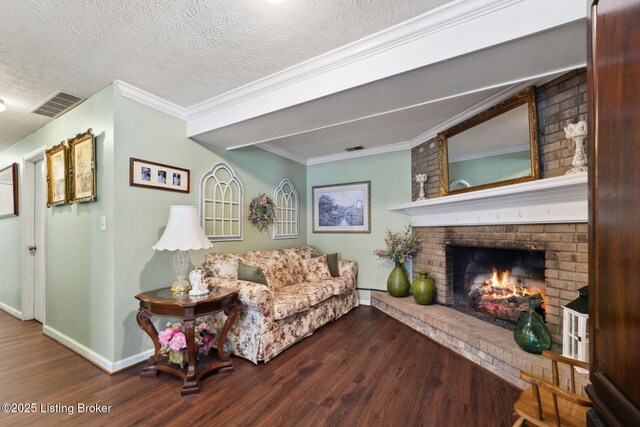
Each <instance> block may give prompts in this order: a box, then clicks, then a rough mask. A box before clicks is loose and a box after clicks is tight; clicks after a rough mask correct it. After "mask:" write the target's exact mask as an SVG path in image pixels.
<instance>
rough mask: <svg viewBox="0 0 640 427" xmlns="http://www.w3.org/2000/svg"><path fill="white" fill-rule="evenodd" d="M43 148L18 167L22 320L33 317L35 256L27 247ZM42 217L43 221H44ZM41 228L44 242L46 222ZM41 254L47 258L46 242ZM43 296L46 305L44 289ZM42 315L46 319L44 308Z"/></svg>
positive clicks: (29, 239) (30, 155) (26, 157)
mask: <svg viewBox="0 0 640 427" xmlns="http://www.w3.org/2000/svg"><path fill="white" fill-rule="evenodd" d="M45 149H46V146H42V147H40V148H38V149H36V150H34V151H32V152H31V153H29V154H27V155H26V156H24V157H22V167H21V168H20V181H21V184H20V193H21V194H20V196H21V197H20V207H21V210H22V212H21V214H22V215H21V216H22V221H21V222H22V244H21V246H20V253H21V255H22V256H21V258H22V320H31V319H33V318H34V299H35V289H34V288H35V283H34V280H33V277H34V273H35V257H34V256H32V255H31V254H30V253H29V250H28V249H27V247H28V246H29V245H32V244H33V242H34V239H35V229H34V222H35V211H34V209H35V176H34V175H35V164H36V162H38V161H40V160H43V161H45V160H46V159H45ZM45 167H46V165H45ZM45 188H46V182H45ZM44 217H46V215H44ZM44 217H43V221H46V220H45V218H44ZM42 229H43V230H45V235H44V236H43V241H44V242H46V224H45V227H43V228H42ZM38 250H40V248H38ZM42 256H43V257H44V259H45V260H46V259H47V253H46V244H45V247H43V248H42ZM45 265H46V263H45ZM44 280H45V283H44V289H45V290H46V287H47V285H46V274H45V278H44ZM44 298H45V307H46V291H45V297H44ZM44 317H45V319H46V310H45V313H44ZM43 323H44V322H43Z"/></svg>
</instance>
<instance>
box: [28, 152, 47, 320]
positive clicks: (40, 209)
mask: <svg viewBox="0 0 640 427" xmlns="http://www.w3.org/2000/svg"><path fill="white" fill-rule="evenodd" d="M33 178H34V179H33V182H34V184H35V185H34V187H35V191H34V203H33V207H34V215H33V218H34V224H33V230H34V242H33V243H34V244H33V246H35V250H33V251H31V253H33V255H34V257H35V260H34V261H35V262H34V272H33V275H34V277H33V286H34V287H33V296H34V299H33V317H34V318H35V319H36V320H37V321H39V322H41V323H44V312H45V311H44V309H45V251H44V248H45V215H46V209H47V207H46V204H47V198H46V191H45V181H46V178H45V163H44V160H40V161H38V162H36V163H35V168H34V177H33Z"/></svg>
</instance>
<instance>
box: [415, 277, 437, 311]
mask: <svg viewBox="0 0 640 427" xmlns="http://www.w3.org/2000/svg"><path fill="white" fill-rule="evenodd" d="M411 291H412V292H413V299H415V300H416V302H417V303H418V304H420V305H431V304H433V301H434V300H435V298H436V284H435V283H433V280H432V279H431V278H430V277H429V273H427V272H419V273H418V278H417V279H415V280H414V281H413V284H412V285H411Z"/></svg>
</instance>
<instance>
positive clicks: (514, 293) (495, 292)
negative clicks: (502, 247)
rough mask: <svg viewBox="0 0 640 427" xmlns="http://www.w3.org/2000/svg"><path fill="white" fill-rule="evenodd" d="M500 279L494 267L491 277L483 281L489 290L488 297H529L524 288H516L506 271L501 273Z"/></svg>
mask: <svg viewBox="0 0 640 427" xmlns="http://www.w3.org/2000/svg"><path fill="white" fill-rule="evenodd" d="M500 276H502V277H501V278H500V279H499V278H498V270H497V269H496V268H495V267H494V268H493V274H492V275H491V277H490V278H489V279H487V280H485V281H484V283H485V285H487V286H489V287H490V288H491V292H489V294H485V295H487V296H488V297H497V298H508V297H524V296H527V295H531V294H530V293H529V291H528V290H527V287H526V286H517V285H516V282H514V281H513V280H512V279H511V277H510V276H509V272H508V271H503V272H502V274H500Z"/></svg>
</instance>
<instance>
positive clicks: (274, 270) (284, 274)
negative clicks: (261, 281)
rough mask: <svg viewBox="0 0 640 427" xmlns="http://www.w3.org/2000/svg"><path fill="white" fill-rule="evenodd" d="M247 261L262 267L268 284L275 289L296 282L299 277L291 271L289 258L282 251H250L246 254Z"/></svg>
mask: <svg viewBox="0 0 640 427" xmlns="http://www.w3.org/2000/svg"><path fill="white" fill-rule="evenodd" d="M245 261H246V263H247V264H250V265H255V266H259V267H260V268H261V269H262V272H263V273H264V275H265V277H266V278H267V284H268V286H269V287H270V288H271V289H273V290H277V289H280V288H281V287H283V286H287V285H293V284H294V283H296V279H297V277H295V276H294V275H293V274H292V272H291V266H290V262H289V258H287V256H286V255H285V254H284V253H282V251H250V252H247V253H246V254H245Z"/></svg>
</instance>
